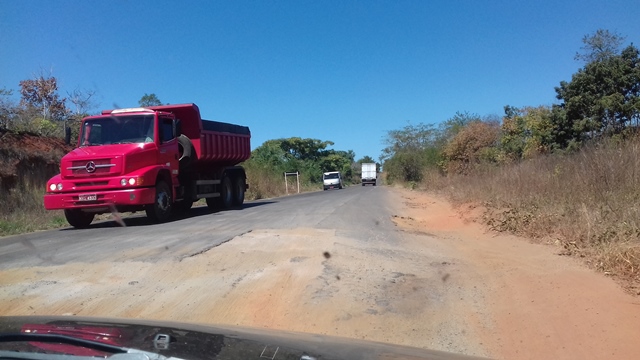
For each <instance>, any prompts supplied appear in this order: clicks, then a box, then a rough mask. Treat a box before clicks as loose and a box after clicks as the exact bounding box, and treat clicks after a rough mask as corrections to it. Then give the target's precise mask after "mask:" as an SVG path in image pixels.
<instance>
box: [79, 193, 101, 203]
mask: <svg viewBox="0 0 640 360" xmlns="http://www.w3.org/2000/svg"><path fill="white" fill-rule="evenodd" d="M78 200H79V201H96V200H98V195H96V194H84V195H80V196H78Z"/></svg>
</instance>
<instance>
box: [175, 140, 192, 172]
mask: <svg viewBox="0 0 640 360" xmlns="http://www.w3.org/2000/svg"><path fill="white" fill-rule="evenodd" d="M178 147H179V150H180V158H179V159H178V161H179V162H180V170H182V171H185V170H187V169H188V168H189V166H190V165H191V162H192V161H193V156H194V155H195V151H194V150H195V149H194V148H193V144H192V143H191V140H190V139H189V138H188V137H186V136H185V135H180V136H178Z"/></svg>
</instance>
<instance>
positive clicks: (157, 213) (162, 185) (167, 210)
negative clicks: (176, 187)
mask: <svg viewBox="0 0 640 360" xmlns="http://www.w3.org/2000/svg"><path fill="white" fill-rule="evenodd" d="M172 210H173V200H172V194H171V188H170V187H169V185H167V183H166V182H164V181H162V180H160V181H158V183H157V184H156V196H155V201H154V202H153V204H150V205H147V206H146V208H145V211H146V213H147V217H148V218H149V219H151V220H153V221H154V222H159V223H160V222H165V221H167V220H169V218H170V217H171V211H172Z"/></svg>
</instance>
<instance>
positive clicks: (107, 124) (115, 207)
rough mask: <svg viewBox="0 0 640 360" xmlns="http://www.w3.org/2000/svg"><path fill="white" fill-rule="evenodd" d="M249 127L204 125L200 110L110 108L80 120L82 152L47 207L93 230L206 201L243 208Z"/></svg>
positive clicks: (56, 181) (162, 216)
mask: <svg viewBox="0 0 640 360" xmlns="http://www.w3.org/2000/svg"><path fill="white" fill-rule="evenodd" d="M250 139H251V132H250V131H249V128H248V127H246V126H240V125H233V124H227V123H222V122H217V121H209V120H203V119H202V118H201V117H200V110H199V109H198V106H196V105H195V104H180V105H165V106H149V107H146V108H132V109H117V110H104V111H102V114H101V115H98V116H90V117H87V118H85V119H83V120H82V124H81V127H80V135H79V137H78V143H77V147H76V149H74V150H73V151H71V152H70V153H68V154H67V155H65V156H64V157H63V158H62V160H61V163H60V174H59V175H56V176H54V177H53V178H51V179H50V180H49V181H48V183H47V193H46V194H45V195H44V206H45V208H46V209H48V210H54V209H64V214H65V217H66V218H67V221H68V222H69V224H71V225H72V226H74V227H77V228H84V227H88V226H89V225H90V224H91V222H92V221H93V218H94V216H95V215H96V214H100V213H106V212H113V211H121V212H125V211H141V210H145V211H146V213H147V216H148V217H149V218H151V219H152V220H153V221H155V222H163V221H166V220H168V219H169V218H170V216H171V214H172V213H173V212H174V211H186V210H188V209H190V208H191V206H192V204H193V202H194V201H196V200H198V199H202V198H205V199H206V202H207V205H208V206H209V207H210V208H231V207H238V206H241V205H242V203H243V202H244V195H245V191H246V190H247V189H248V185H247V181H246V179H247V177H246V174H245V171H244V169H243V168H242V167H241V166H237V164H238V163H240V162H242V161H244V160H247V159H248V158H249V156H250V154H251V146H250Z"/></svg>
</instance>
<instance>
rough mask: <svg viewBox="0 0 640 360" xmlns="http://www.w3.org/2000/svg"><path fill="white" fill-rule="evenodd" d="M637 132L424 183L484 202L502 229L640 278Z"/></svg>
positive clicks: (492, 222) (432, 176) (489, 218)
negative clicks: (575, 149)
mask: <svg viewBox="0 0 640 360" xmlns="http://www.w3.org/2000/svg"><path fill="white" fill-rule="evenodd" d="M639 170H640V138H638V137H634V138H632V139H629V140H626V141H620V140H615V139H608V140H603V141H602V142H600V143H598V144H594V145H590V146H587V147H585V148H583V149H582V150H580V151H578V152H576V153H573V154H565V155H550V156H541V157H537V158H535V159H530V160H526V161H522V162H519V163H515V164H512V165H505V166H500V167H479V168H477V169H475V170H474V171H473V172H471V173H468V174H467V175H457V176H449V177H443V176H439V175H437V174H436V173H433V172H430V173H428V174H427V175H425V180H426V181H424V182H423V184H422V187H424V188H428V189H433V190H438V191H441V192H443V193H445V194H447V195H448V196H449V197H451V198H452V199H454V201H455V202H457V203H468V202H479V203H481V204H483V205H484V206H485V207H486V208H487V210H486V213H485V216H484V220H485V222H486V223H487V224H488V225H489V226H491V227H492V228H493V229H495V230H498V231H508V232H512V233H516V234H522V235H525V236H528V237H531V238H536V239H541V240H543V241H550V242H555V243H557V244H559V245H561V246H562V248H563V250H562V253H563V254H567V255H577V256H581V257H584V258H585V259H586V260H587V262H588V263H589V264H590V265H591V266H593V267H594V268H596V269H598V270H600V271H602V272H604V273H606V274H611V275H616V276H619V277H620V278H622V279H626V280H630V281H632V282H635V283H636V284H639V283H640V273H639V269H640V171H639Z"/></svg>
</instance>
